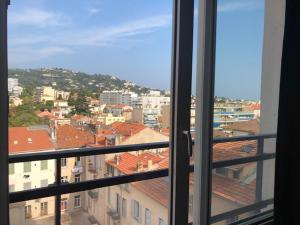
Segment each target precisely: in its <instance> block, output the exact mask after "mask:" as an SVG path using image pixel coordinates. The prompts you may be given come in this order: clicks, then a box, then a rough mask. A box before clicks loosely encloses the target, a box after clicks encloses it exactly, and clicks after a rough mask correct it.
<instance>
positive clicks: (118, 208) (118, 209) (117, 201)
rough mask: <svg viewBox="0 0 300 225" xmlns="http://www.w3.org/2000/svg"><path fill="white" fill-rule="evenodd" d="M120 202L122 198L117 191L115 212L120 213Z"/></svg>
mask: <svg viewBox="0 0 300 225" xmlns="http://www.w3.org/2000/svg"><path fill="white" fill-rule="evenodd" d="M121 202H122V198H121V196H120V195H119V193H117V194H116V210H117V213H118V214H120V213H121Z"/></svg>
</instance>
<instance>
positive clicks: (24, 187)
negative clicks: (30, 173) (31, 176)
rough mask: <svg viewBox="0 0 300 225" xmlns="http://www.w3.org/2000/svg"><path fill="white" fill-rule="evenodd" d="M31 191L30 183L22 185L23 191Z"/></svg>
mask: <svg viewBox="0 0 300 225" xmlns="http://www.w3.org/2000/svg"><path fill="white" fill-rule="evenodd" d="M30 189H31V182H26V183H24V184H23V190H24V191H26V190H30Z"/></svg>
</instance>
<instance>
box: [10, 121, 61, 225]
mask: <svg viewBox="0 0 300 225" xmlns="http://www.w3.org/2000/svg"><path fill="white" fill-rule="evenodd" d="M41 151H54V144H53V143H52V141H51V139H50V137H49V133H48V130H47V129H41V128H36V127H11V128H9V154H23V153H32V152H41ZM54 163H55V162H54V160H45V161H33V162H24V163H16V164H9V191H10V192H15V191H22V190H29V189H34V188H39V187H46V186H48V185H50V184H53V183H54V181H55V180H54V174H55V164H54ZM53 207H54V198H50V197H49V198H42V199H39V200H38V201H36V200H30V201H26V202H23V203H21V204H14V205H13V206H12V208H13V210H14V211H16V212H17V214H16V215H19V216H17V217H16V218H14V219H13V221H14V222H12V224H14V225H25V224H27V222H26V221H27V220H32V219H33V220H34V219H41V218H46V217H49V216H51V215H53V213H54V208H53Z"/></svg>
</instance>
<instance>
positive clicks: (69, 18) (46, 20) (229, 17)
mask: <svg viewBox="0 0 300 225" xmlns="http://www.w3.org/2000/svg"><path fill="white" fill-rule="evenodd" d="M196 8H197V2H196V4H195V23H194V24H195V34H194V46H195V47H194V56H195V57H194V59H196V42H197V29H196V28H197V9H196ZM263 17H264V1H263V0H219V1H218V22H217V48H216V83H215V95H217V96H224V97H231V98H243V99H259V96H260V77H261V54H262V40H263ZM8 30H9V32H8V36H9V37H8V42H9V43H8V47H9V48H8V54H9V67H10V68H40V67H47V68H52V67H63V68H67V69H72V70H76V71H82V72H87V73H101V74H110V75H114V76H117V77H119V78H120V79H124V80H129V81H133V82H135V83H137V84H139V85H143V86H146V87H151V88H160V89H167V90H168V89H169V88H170V78H171V42H172V0H151V1H149V0H26V1H23V0H12V1H11V5H10V6H9V11H8ZM195 65H196V60H194V67H193V68H194V72H193V78H194V79H193V87H194V88H193V91H195V87H196V84H195V74H196V69H195V68H196V66H195Z"/></svg>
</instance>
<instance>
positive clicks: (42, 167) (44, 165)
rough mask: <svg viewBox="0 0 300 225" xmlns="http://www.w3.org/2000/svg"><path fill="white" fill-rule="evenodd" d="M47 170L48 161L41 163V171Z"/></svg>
mask: <svg viewBox="0 0 300 225" xmlns="http://www.w3.org/2000/svg"><path fill="white" fill-rule="evenodd" d="M47 169H48V160H43V161H41V170H47Z"/></svg>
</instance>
